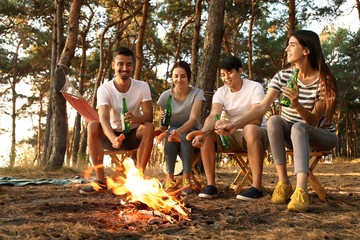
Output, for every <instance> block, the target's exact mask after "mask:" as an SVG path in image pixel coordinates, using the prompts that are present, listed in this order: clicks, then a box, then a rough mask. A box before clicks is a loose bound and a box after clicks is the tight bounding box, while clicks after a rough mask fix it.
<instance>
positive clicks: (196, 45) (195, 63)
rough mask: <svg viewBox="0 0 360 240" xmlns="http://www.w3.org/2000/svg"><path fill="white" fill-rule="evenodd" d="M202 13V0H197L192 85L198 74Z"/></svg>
mask: <svg viewBox="0 0 360 240" xmlns="http://www.w3.org/2000/svg"><path fill="white" fill-rule="evenodd" d="M201 13H202V0H196V4H195V26H194V37H193V39H192V44H191V71H192V76H193V77H192V78H191V82H190V83H191V85H193V86H195V84H196V76H197V72H198V68H197V66H198V53H199V41H200V27H201Z"/></svg>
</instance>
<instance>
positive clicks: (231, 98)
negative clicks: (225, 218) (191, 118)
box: [193, 56, 269, 201]
mask: <svg viewBox="0 0 360 240" xmlns="http://www.w3.org/2000/svg"><path fill="white" fill-rule="evenodd" d="M219 70H220V76H221V80H222V81H223V83H224V86H222V87H220V88H219V89H218V90H217V91H216V92H215V94H214V97H213V101H212V108H211V112H210V115H209V116H208V117H207V118H206V120H205V123H204V127H203V129H202V131H203V132H205V135H203V136H197V137H195V138H194V139H193V145H194V146H195V147H200V148H201V159H202V161H203V165H204V169H205V174H206V179H207V184H208V185H207V187H206V189H205V191H204V192H202V193H200V194H199V197H202V198H210V199H211V198H216V197H217V196H218V192H217V188H216V185H215V152H216V150H218V151H223V152H229V151H230V152H238V151H247V153H248V159H249V162H250V168H251V171H252V175H253V186H252V187H251V188H250V189H249V190H248V191H246V192H244V193H241V194H239V195H237V196H236V198H238V199H241V200H247V201H249V200H253V199H257V198H260V197H262V196H263V192H262V184H261V179H262V169H263V160H264V154H265V151H266V149H267V148H268V146H269V141H268V138H267V131H266V120H265V118H261V119H258V120H256V121H253V122H251V123H250V124H248V125H246V126H245V127H244V128H243V129H238V130H237V131H236V132H235V133H233V134H232V135H230V136H228V137H229V140H230V143H231V146H230V148H228V149H226V150H224V149H221V144H220V139H219V136H218V135H217V134H216V133H215V131H211V130H214V129H215V128H216V126H217V125H218V124H220V123H224V122H225V121H228V122H232V121H235V120H237V119H238V118H240V117H241V116H242V115H244V114H245V113H246V112H247V111H249V110H250V109H251V108H252V107H254V106H255V105H257V104H259V103H260V102H261V101H262V99H263V98H264V96H265V94H264V89H263V87H262V86H261V84H260V83H257V82H254V81H250V80H246V79H242V78H241V73H242V63H241V61H240V59H238V58H236V57H233V56H228V57H225V58H224V60H223V61H222V62H221V63H220V65H219ZM223 111H224V112H225V113H226V117H227V119H228V120H225V119H223V120H220V121H216V115H219V116H221V113H222V112H223ZM216 148H217V149H216Z"/></svg>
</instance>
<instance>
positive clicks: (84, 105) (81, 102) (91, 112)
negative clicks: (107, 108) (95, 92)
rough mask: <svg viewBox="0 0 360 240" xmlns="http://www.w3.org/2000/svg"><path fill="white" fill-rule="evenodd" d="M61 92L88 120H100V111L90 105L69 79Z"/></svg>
mask: <svg viewBox="0 0 360 240" xmlns="http://www.w3.org/2000/svg"><path fill="white" fill-rule="evenodd" d="M60 92H61V94H62V95H63V96H64V98H65V99H66V101H68V103H70V105H71V106H73V108H75V109H76V111H77V112H78V113H79V114H80V115H81V116H82V117H83V118H85V120H86V121H87V122H91V121H99V114H98V112H97V111H96V110H95V109H94V108H92V107H91V106H90V104H89V103H88V102H87V101H86V99H85V98H84V97H83V96H81V94H80V93H79V91H78V90H77V89H76V88H75V87H74V85H72V84H71V83H70V82H69V81H68V80H66V82H65V85H64V87H63V89H61V91H60Z"/></svg>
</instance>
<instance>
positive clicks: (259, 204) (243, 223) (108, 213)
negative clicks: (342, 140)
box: [0, 161, 360, 239]
mask: <svg viewBox="0 0 360 240" xmlns="http://www.w3.org/2000/svg"><path fill="white" fill-rule="evenodd" d="M1 171H3V169H2V170H1V169H0V174H1V175H0V176H4V172H1ZM289 171H292V166H291V165H290V167H289ZM236 172H237V169H235V167H234V168H227V169H224V168H222V169H217V183H218V188H219V190H220V194H219V198H217V199H213V200H206V199H201V198H199V197H198V196H197V194H196V193H193V194H189V195H188V196H187V197H186V199H185V203H186V207H187V208H190V209H191V217H190V218H191V221H188V220H184V219H183V220H180V221H179V222H177V223H169V222H150V221H147V220H146V219H145V220H144V219H143V218H137V219H134V218H132V220H129V219H127V221H126V219H124V217H121V215H119V213H120V211H122V210H124V206H123V205H122V204H121V203H120V200H121V199H122V197H121V196H115V195H113V194H111V193H99V194H96V195H92V196H82V195H80V194H79V193H78V190H79V189H80V188H81V187H83V186H85V185H84V184H70V185H66V186H58V185H31V186H24V187H13V186H0V208H1V211H0V239H235V238H238V239H360V162H359V161H353V162H343V163H319V164H318V166H317V168H316V169H315V171H314V173H315V176H316V177H317V179H318V180H319V182H320V183H321V184H322V186H323V187H324V188H325V189H326V191H327V193H328V194H329V198H328V201H327V202H323V201H322V200H320V199H319V198H318V196H317V195H316V193H315V192H314V191H313V190H312V189H311V188H310V189H309V196H310V207H309V211H308V212H306V213H295V212H289V211H287V210H286V205H285V204H284V205H274V204H271V202H270V199H271V194H272V191H273V190H274V188H275V186H276V183H277V177H276V170H275V166H274V165H265V166H264V177H263V185H264V186H265V188H266V190H265V197H264V198H262V199H259V200H255V201H253V202H244V201H240V200H237V199H236V198H235V195H234V193H233V192H232V191H230V190H229V187H228V186H229V184H230V183H231V182H232V180H233V179H234V178H235V176H236ZM146 173H147V175H149V176H151V177H153V176H157V178H160V179H162V180H163V179H164V177H165V175H164V174H163V173H162V171H161V170H160V169H156V168H149V169H148V170H147V172H146ZM75 175H79V176H81V172H76V171H70V170H69V169H68V170H61V171H59V172H55V173H43V172H36V173H33V172H31V171H29V172H26V171H24V172H21V173H13V174H12V176H11V177H19V178H31V179H40V178H49V179H64V178H72V177H74V176H75ZM8 177H9V176H8ZM291 181H292V182H294V181H295V178H294V177H291Z"/></svg>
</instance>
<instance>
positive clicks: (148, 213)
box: [139, 210, 176, 223]
mask: <svg viewBox="0 0 360 240" xmlns="http://www.w3.org/2000/svg"><path fill="white" fill-rule="evenodd" d="M139 213H140V214H142V215H145V216H151V217H160V218H162V219H165V220H166V221H168V222H170V223H176V220H175V218H173V217H171V216H169V215H167V214H165V213H162V212H159V211H156V210H153V211H148V210H139Z"/></svg>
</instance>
